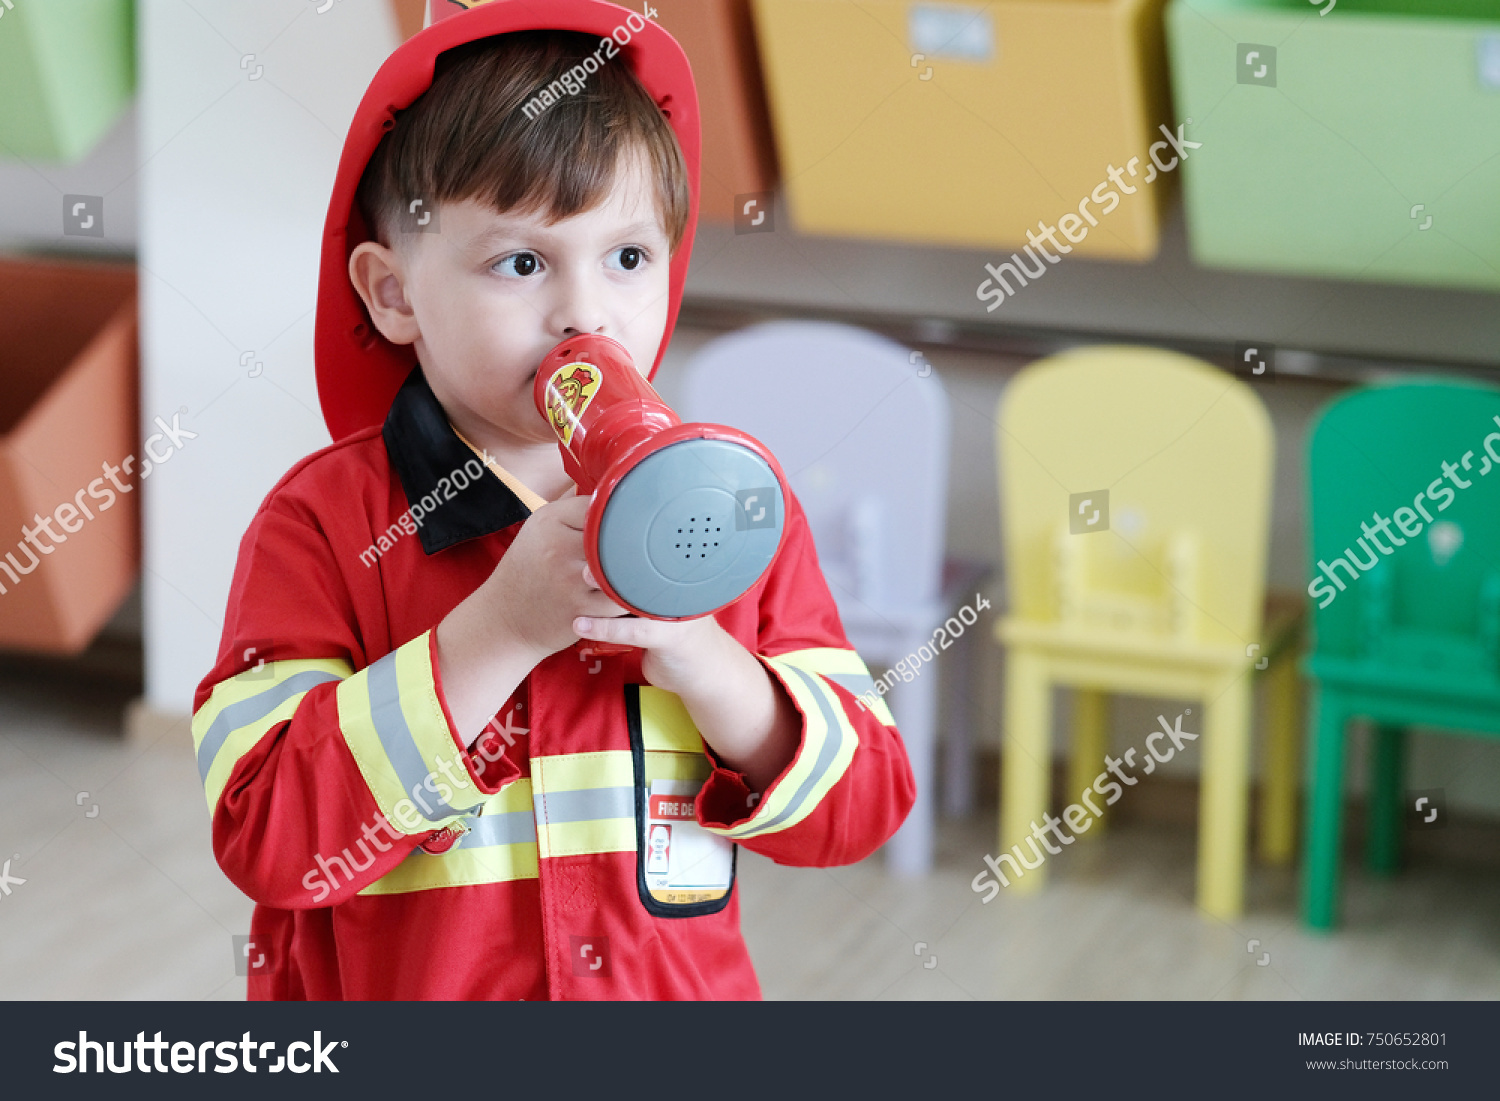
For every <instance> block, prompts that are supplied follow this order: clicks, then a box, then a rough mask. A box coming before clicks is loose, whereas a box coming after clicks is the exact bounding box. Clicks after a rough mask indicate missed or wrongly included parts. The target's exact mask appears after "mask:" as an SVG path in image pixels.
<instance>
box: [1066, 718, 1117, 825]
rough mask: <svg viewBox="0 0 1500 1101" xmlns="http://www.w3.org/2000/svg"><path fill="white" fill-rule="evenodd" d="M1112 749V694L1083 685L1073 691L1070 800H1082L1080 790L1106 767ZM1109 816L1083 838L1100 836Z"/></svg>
mask: <svg viewBox="0 0 1500 1101" xmlns="http://www.w3.org/2000/svg"><path fill="white" fill-rule="evenodd" d="M1108 752H1109V695H1108V694H1107V693H1105V692H1101V691H1099V690H1098V689H1096V688H1080V689H1078V690H1077V691H1075V692H1074V693H1073V745H1072V751H1071V753H1070V754H1069V756H1068V802H1070V803H1076V802H1078V793H1079V792H1081V791H1083V790H1085V789H1086V788H1088V787H1090V786H1091V785H1092V784H1093V782H1094V777H1095V776H1097V775H1099V773H1100V772H1101V771H1103V769H1104V755H1105V754H1106V753H1108ZM1104 822H1105V816H1104V815H1101V816H1100V817H1098V818H1096V819H1095V820H1094V824H1093V825H1092V826H1091V827H1090V828H1089V829H1088V831H1087V832H1086V833H1080V834H1078V835H1077V836H1078V838H1079V839H1080V840H1087V839H1089V838H1094V837H1098V836H1100V835H1101V834H1102V833H1103V832H1104Z"/></svg>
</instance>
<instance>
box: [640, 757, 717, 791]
mask: <svg viewBox="0 0 1500 1101" xmlns="http://www.w3.org/2000/svg"><path fill="white" fill-rule="evenodd" d="M712 771H713V766H712V765H711V764H709V762H708V758H707V757H706V756H704V755H703V754H702V753H668V752H663V751H656V750H647V751H646V783H647V784H649V783H650V782H651V781H652V780H707V779H708V776H709V773H711V772H712Z"/></svg>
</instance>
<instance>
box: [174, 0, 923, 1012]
mask: <svg viewBox="0 0 1500 1101" xmlns="http://www.w3.org/2000/svg"><path fill="white" fill-rule="evenodd" d="M627 14H628V13H627V12H626V10H625V9H623V8H618V7H615V6H614V5H611V4H606V3H602V2H599V0H492V2H490V3H488V4H484V5H481V6H479V7H476V8H474V9H473V10H471V11H466V12H464V13H463V14H461V15H457V16H454V17H452V18H448V19H444V20H443V21H442V22H438V23H434V24H433V25H432V26H431V27H429V28H428V29H427V30H425V31H423V32H422V33H420V34H418V35H416V36H415V37H413V38H412V39H411V40H410V41H408V42H407V43H406V44H405V45H403V46H402V47H400V48H399V49H398V50H397V51H396V52H395V53H394V54H393V55H392V56H391V58H390V59H389V60H388V61H387V62H386V64H385V65H384V67H383V68H382V69H381V71H380V72H379V74H378V75H377V76H376V78H375V80H374V82H373V83H372V84H371V87H370V90H369V92H368V93H367V95H366V96H365V98H364V101H363V102H362V104H361V105H360V108H359V111H358V113H357V116H356V118H355V121H354V123H353V125H352V127H351V129H350V134H349V138H348V141H347V143H346V146H345V149H344V154H343V159H342V162H341V165H340V168H339V174H338V178H337V181H336V183H335V187H334V194H333V200H332V205H331V207H330V211H329V217H328V223H327V230H326V233H325V237H324V263H323V269H322V279H321V283H320V287H319V301H318V319H317V367H318V379H319V387H320V394H321V397H322V401H323V407H324V413H325V417H326V419H327V421H328V425H329V428H330V431H331V433H332V434H333V436H334V437H335V439H336V441H337V442H335V443H334V444H333V445H332V446H330V447H327V448H325V449H323V450H322V451H319V452H317V453H316V454H313V455H311V456H309V457H308V458H306V459H304V460H303V461H302V462H300V463H298V464H297V465H296V466H295V467H294V468H293V469H292V470H291V471H290V472H289V473H288V474H287V475H286V476H285V477H284V478H283V479H282V480H281V481H280V482H279V483H278V484H277V485H276V487H275V488H274V489H273V490H272V491H271V493H270V494H269V496H268V497H267V498H266V500H265V501H264V502H263V503H262V505H261V507H260V509H259V511H258V512H257V513H256V515H255V517H254V519H253V521H252V523H251V525H250V528H249V530H248V531H247V532H246V533H245V536H244V538H243V540H242V542H241V545H240V554H239V559H238V562H237V565H236V568H235V573H234V579H233V582H232V585H231V590H230V594H229V602H228V609H227V612H226V616H225V623H224V634H223V640H222V643H221V647H220V652H219V657H218V661H217V663H216V664H215V666H214V668H213V670H212V672H210V673H209V675H208V676H207V677H205V678H204V680H203V683H202V684H201V685H200V686H199V689H198V692H197V696H196V698H195V701H194V719H193V736H194V745H195V749H196V753H197V760H198V766H199V771H200V773H201V775H202V777H203V781H204V786H205V791H206V794H207V798H208V805H209V808H210V811H211V813H212V816H213V845H214V854H215V856H216V858H217V859H218V861H219V864H220V866H221V867H222V868H223V869H224V871H225V873H226V874H227V875H228V876H229V878H230V879H231V880H232V881H233V882H234V883H235V885H236V886H238V887H239V888H240V889H241V890H242V891H244V892H245V893H246V894H247V895H249V896H250V897H251V898H252V899H254V900H255V902H256V908H255V915H254V918H253V920H252V923H251V935H252V941H253V945H254V948H253V952H254V957H255V958H254V959H252V960H251V963H252V971H251V977H250V983H249V993H250V997H251V998H252V999H383V998H392V999H428V998H443V999H448V998H491V999H515V998H526V999H539V998H554V999H602V998H754V997H758V996H759V992H760V991H759V986H758V984H757V982H756V978H755V973H754V970H753V969H752V967H751V963H750V958H749V955H748V953H747V951H746V948H745V944H744V941H743V939H742V937H741V935H740V931H739V906H738V895H737V891H736V890H735V889H734V888H733V885H732V870H731V871H730V873H729V877H730V887H729V890H728V892H727V893H723V895H722V897H713V892H704V893H702V894H692V893H676V894H673V893H667V894H662V893H661V892H657V891H654V890H651V889H648V887H647V875H646V870H645V869H646V865H647V862H648V861H653V862H654V861H656V860H658V859H659V858H660V857H661V856H662V850H663V848H664V842H663V841H662V840H661V839H663V838H665V836H666V835H667V833H668V832H670V831H662V830H661V829H660V828H659V827H656V826H653V827H652V837H651V839H650V841H649V842H648V840H647V837H646V832H647V831H646V825H647V822H648V821H649V820H650V817H651V815H652V814H654V813H655V811H654V810H648V796H650V793H651V792H652V791H654V790H657V787H658V786H659V785H660V783H661V782H662V781H663V779H665V780H667V781H671V782H677V783H679V784H680V783H682V782H687V783H688V788H687V789H683V788H681V787H679V788H677V789H675V790H688V791H691V789H692V788H696V787H697V786H698V784H699V783H701V784H702V787H701V790H699V791H698V794H697V796H696V800H695V801H691V800H690V801H685V802H682V803H680V804H668V805H669V806H675V807H677V808H678V813H679V815H680V817H684V818H685V817H691V818H693V819H695V821H696V823H697V825H698V826H701V827H702V828H704V829H706V830H707V831H708V833H709V834H713V835H717V836H718V837H722V838H728V839H729V840H730V841H732V842H733V843H735V844H737V845H743V846H745V847H747V848H749V849H751V850H753V851H755V852H758V853H761V854H763V855H765V856H768V857H770V858H771V859H773V860H776V861H778V862H780V863H783V864H793V865H805V866H827V865H835V864H844V863H848V862H852V861H856V860H859V859H861V858H863V857H865V856H866V855H868V854H869V853H871V852H872V851H874V850H875V849H876V848H877V847H878V846H879V845H880V844H881V843H882V842H884V841H885V840H886V839H887V838H888V837H889V836H890V834H891V833H892V832H894V830H895V829H896V827H897V826H899V825H900V823H901V821H902V819H903V818H904V817H905V815H906V813H907V811H908V810H909V809H910V807H911V804H912V800H913V792H914V785H913V781H912V775H911V770H910V766H909V764H908V762H907V759H906V753H905V750H904V748H903V746H902V744H901V740H900V737H899V735H898V734H897V732H896V730H895V728H894V723H893V721H892V718H891V715H890V712H889V711H888V710H887V709H886V708H885V706H884V704H883V703H878V704H876V706H875V708H874V709H873V710H865V709H863V708H861V707H860V706H859V705H858V704H856V702H855V696H856V695H857V694H859V693H860V692H863V691H867V690H868V689H869V688H870V687H872V682H871V680H870V676H869V673H868V671H867V670H866V668H865V666H864V664H863V663H862V662H861V661H860V659H859V657H858V656H857V655H856V654H855V652H854V651H853V650H852V649H851V648H850V646H849V643H848V641H847V640H846V639H845V637H844V634H843V630H842V628H841V626H840V624H839V620H838V616H837V613H836V611H835V607H834V603H833V601H832V599H831V598H830V596H829V593H828V589H827V586H826V584H825V583H824V580H823V578H822V575H821V574H820V572H819V570H818V566H817V559H816V556H815V554H814V550H813V543H812V539H811V536H810V534H809V531H808V527H807V523H806V520H805V519H804V517H803V515H802V512H801V509H800V506H798V505H797V503H796V502H795V500H792V499H790V498H789V499H788V501H787V515H786V518H785V527H786V537H785V542H784V545H783V549H782V552H781V554H780V556H779V558H778V560H777V562H776V564H775V565H774V566H773V568H772V569H771V570H770V571H769V572H768V574H767V576H766V577H765V578H763V579H762V581H761V582H760V584H758V585H757V586H756V588H754V589H752V590H751V591H750V592H749V593H747V594H746V595H745V596H744V597H743V598H741V599H740V600H739V601H737V602H736V603H735V604H734V605H732V606H731V607H729V608H726V609H724V610H723V611H721V612H719V613H717V619H718V621H719V622H720V623H721V624H722V625H723V627H724V629H725V630H726V631H728V632H729V633H730V634H732V635H733V636H734V637H735V638H736V639H738V640H739V641H740V642H741V643H742V644H743V645H744V646H745V647H746V648H747V649H749V650H750V651H751V652H752V653H755V654H757V655H758V656H759V657H760V659H761V661H762V662H763V664H764V665H765V667H766V668H767V669H769V670H770V672H771V673H772V675H773V676H774V677H775V678H776V679H777V680H778V681H779V683H780V684H781V685H782V686H783V687H784V688H785V690H786V692H787V693H788V694H789V696H790V697H791V699H792V701H793V702H794V703H795V705H796V708H797V711H798V712H799V714H800V716H801V722H802V730H801V742H800V746H799V748H798V751H797V754H796V757H795V759H794V760H793V762H792V763H791V765H789V766H788V768H787V769H786V770H785V771H784V772H783V773H782V775H781V776H780V777H779V778H778V779H777V780H776V781H775V782H774V783H773V784H772V785H770V787H769V788H768V789H767V790H766V792H765V793H764V795H763V797H762V798H760V799H759V800H758V801H756V800H755V799H754V798H753V797H751V795H750V793H749V792H748V789H747V788H746V786H745V784H744V780H743V777H742V776H741V775H740V774H738V773H735V772H732V771H729V770H727V769H725V768H722V767H718V765H717V762H716V761H715V760H714V758H713V757H712V755H711V754H709V753H708V752H707V750H706V749H705V747H704V743H703V741H702V739H701V738H700V737H699V735H698V733H697V731H696V730H695V729H694V728H693V725H692V721H691V719H690V718H689V716H688V713H687V711H686V709H685V708H684V707H683V706H682V703H681V701H680V700H679V699H678V698H677V697H676V696H675V695H672V694H670V693H667V692H663V691H660V690H658V689H655V688H652V687H650V686H649V685H647V684H645V683H644V679H643V678H642V676H641V673H640V663H639V658H638V657H631V656H625V657H613V658H607V659H603V660H599V659H593V660H590V659H589V658H588V657H584V658H583V660H580V653H579V651H578V650H575V649H567V650H563V651H561V652H560V653H557V654H554V655H552V656H551V657H549V658H547V659H546V660H544V661H542V662H541V663H540V664H539V665H537V666H536V668H535V669H533V670H532V672H531V674H530V675H529V676H528V677H527V678H526V679H525V680H524V681H523V682H522V683H521V685H520V686H519V687H518V688H517V690H516V692H515V694H514V695H513V696H512V698H511V700H510V701H509V702H507V704H506V705H505V707H504V708H502V709H501V711H500V712H499V713H498V714H497V715H496V717H495V720H494V721H493V722H492V723H491V725H490V726H489V727H488V728H487V729H486V732H485V734H484V736H483V737H482V738H480V740H479V741H478V742H476V743H475V745H474V747H473V749H472V750H466V749H465V748H464V747H463V745H462V743H461V739H460V737H459V735H458V734H457V733H456V732H455V730H454V727H453V724H452V720H451V717H450V715H449V714H448V710H447V706H446V704H445V702H444V698H443V688H442V676H441V672H440V670H439V667H438V664H437V661H436V654H435V643H434V636H435V628H436V626H437V624H438V623H439V622H440V621H441V620H442V618H443V617H444V616H445V615H446V614H447V613H448V612H449V611H450V610H451V609H452V608H453V607H454V606H455V605H456V604H458V603H459V602H460V601H461V600H462V599H464V598H465V597H466V596H467V595H468V594H469V593H471V592H472V591H473V590H474V589H475V588H476V587H477V586H478V585H479V584H480V583H481V582H482V581H483V580H484V579H485V578H486V577H488V576H489V574H490V572H491V571H492V570H493V569H494V566H495V563H496V562H498V561H499V559H500V557H501V556H502V555H503V554H505V552H506V550H507V548H508V547H509V546H510V544H511V542H512V541H513V539H514V538H515V536H516V534H517V532H518V531H519V530H520V524H521V522H523V521H524V520H525V519H526V517H527V516H528V515H529V511H528V509H527V507H526V505H525V504H523V503H522V502H521V500H520V499H519V498H518V497H517V496H516V495H515V493H513V492H512V491H511V490H510V489H509V488H507V487H506V486H505V485H504V484H503V483H502V482H501V481H500V480H499V479H498V478H497V477H495V476H493V475H492V474H491V473H489V472H487V471H480V472H479V476H478V477H474V478H472V479H471V478H470V477H469V474H468V473H465V474H464V475H460V476H458V477H455V472H456V471H462V470H464V469H465V467H466V466H467V467H468V472H473V471H474V470H475V468H476V467H477V466H478V464H477V462H476V461H475V460H474V458H473V455H472V453H471V452H470V451H469V449H468V448H467V446H466V445H465V444H463V443H462V442H461V441H460V440H459V439H458V438H457V436H456V435H455V433H454V432H453V430H452V428H451V427H450V425H449V424H448V421H447V418H446V416H445V415H444V413H443V410H442V408H441V407H440V406H439V404H438V402H437V400H436V398H435V397H434V396H433V394H432V391H431V389H430V388H429V387H428V385H427V382H426V380H425V379H424V378H423V375H422V372H421V369H420V367H418V366H414V363H415V361H414V359H413V358H412V351H411V349H410V348H398V347H395V346H393V345H390V344H388V343H387V342H385V341H384V340H383V339H381V338H380V337H379V335H378V334H377V333H376V332H375V330H374V329H373V327H372V326H370V325H369V322H368V318H367V317H366V316H365V315H364V313H363V309H362V306H361V305H360V304H359V300H358V298H357V296H356V295H355V292H354V291H353V288H352V287H351V285H350V283H349V280H348V278H347V275H346V274H345V272H346V270H347V267H346V265H347V258H348V254H349V251H350V250H351V249H352V248H353V246H354V244H355V243H357V242H358V241H362V240H365V239H367V237H368V233H367V231H366V228H365V226H364V225H363V223H362V220H361V219H360V215H359V213H358V210H357V207H356V205H355V204H354V202H353V196H354V189H355V186H356V184H357V183H358V180H359V176H360V174H361V172H362V171H363V168H364V165H365V163H366V162H367V161H368V159H369V156H370V154H371V153H372V151H373V150H374V148H375V144H376V142H378V140H379V137H380V135H381V134H382V133H383V132H384V129H386V128H388V127H387V126H386V120H387V119H389V118H390V117H392V115H393V112H394V111H395V110H399V109H401V108H403V107H405V106H406V105H408V104H410V103H411V101H412V100H413V99H415V98H416V96H417V95H419V94H420V93H421V92H422V91H423V90H424V89H425V88H426V87H427V84H428V82H429V81H430V79H431V74H432V67H433V60H434V58H435V57H436V56H437V55H438V54H439V53H440V52H442V51H443V50H444V49H447V48H449V47H451V46H453V45H456V44H457V43H459V42H464V41H469V40H471V39H474V38H479V37H484V36H488V35H491V34H498V33H503V32H506V31H512V30H519V29H526V28H533V27H555V28H562V29H576V30H586V31H589V32H591V33H594V34H597V35H599V36H600V37H603V36H604V35H606V34H609V33H610V31H611V30H613V28H615V27H616V26H618V25H620V24H621V22H622V21H623V19H624V17H625V15H627ZM623 52H624V53H625V55H626V57H627V59H628V60H629V61H630V63H631V64H632V65H633V66H634V67H635V69H636V72H637V73H638V75H639V76H640V77H641V79H642V82H643V83H644V84H645V85H646V87H647V89H648V90H649V91H650V92H651V93H652V95H653V97H654V98H655V99H656V100H657V102H658V103H659V104H661V105H663V110H664V111H666V112H668V113H669V117H670V119H671V122H672V125H673V126H674V128H675V129H676V131H677V134H678V138H679V141H680V142H681V144H682V147H683V152H684V155H685V157H686V159H687V163H688V165H689V169H690V174H691V178H692V195H693V210H694V213H695V214H696V207H697V191H698V188H697V170H698V122H697V110H696V94H695V92H694V90H693V85H692V78H691V74H690V72H689V70H688V67H687V63H686V60H685V59H684V57H683V55H682V53H681V51H680V49H679V48H678V47H677V45H676V43H675V42H674V41H673V40H672V39H671V38H670V37H669V36H668V35H667V34H666V32H665V31H663V30H662V29H661V28H659V27H657V26H656V25H655V24H648V25H647V27H646V29H645V30H644V31H643V32H641V33H638V34H637V35H635V36H634V39H633V41H632V44H631V47H630V48H628V49H627V50H625V51H623ZM691 245H692V239H691V223H690V229H689V237H688V239H687V240H685V241H684V242H683V245H682V247H681V248H680V249H679V251H678V253H677V256H676V258H674V260H673V270H672V282H671V290H672V305H671V311H670V314H669V319H668V324H667V330H666V333H665V334H664V335H663V338H662V347H663V348H665V346H666V342H667V339H668V338H669V337H670V335H671V330H672V322H673V321H674V320H675V318H676V313H677V306H678V303H679V301H680V295H681V289H682V279H683V276H684V274H685V271H686V265H687V256H688V254H689V253H690V251H691ZM659 359H660V354H658V361H659ZM653 371H654V368H653ZM460 480H462V481H463V482H464V485H462V486H459V484H458V483H459V481H460ZM423 501H425V502H426V504H425V506H424V507H426V508H427V509H428V510H429V511H428V512H427V515H425V516H424V517H423V518H422V522H421V524H420V525H418V524H416V523H415V522H414V518H413V516H412V515H411V512H410V511H409V510H410V509H411V506H412V504H413V503H414V502H423ZM650 806H651V807H653V808H654V807H658V806H659V804H656V803H654V802H653V803H651V804H650ZM664 813H671V811H668V812H664ZM684 828H685V829H686V828H689V827H688V826H686V825H685V826H684ZM699 837H700V839H702V840H708V841H709V844H710V845H714V844H718V845H721V846H722V842H714V841H712V840H710V839H708V838H706V837H705V836H704V835H703V834H699ZM725 863H726V864H728V866H729V867H731V869H732V863H731V862H728V861H726V862H725ZM261 957H264V958H263V959H262V958H261Z"/></svg>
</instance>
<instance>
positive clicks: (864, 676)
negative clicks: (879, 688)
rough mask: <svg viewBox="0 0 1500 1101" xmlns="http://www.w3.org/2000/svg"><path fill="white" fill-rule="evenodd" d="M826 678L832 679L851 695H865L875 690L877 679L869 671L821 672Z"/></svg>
mask: <svg viewBox="0 0 1500 1101" xmlns="http://www.w3.org/2000/svg"><path fill="white" fill-rule="evenodd" d="M819 675H820V676H821V677H822V678H823V679H824V680H831V681H833V683H834V684H836V685H838V686H839V687H840V688H843V689H845V690H846V691H848V693H849V694H850V695H851V696H863V695H864V694H865V693H866V692H873V691H875V679H874V678H873V677H871V676H870V674H869V673H821V674H819Z"/></svg>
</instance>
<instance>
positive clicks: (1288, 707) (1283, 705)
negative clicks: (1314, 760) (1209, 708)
mask: <svg viewBox="0 0 1500 1101" xmlns="http://www.w3.org/2000/svg"><path fill="white" fill-rule="evenodd" d="M1301 694H1302V681H1301V678H1300V677H1299V676H1298V674H1297V657H1296V653H1295V652H1292V651H1288V652H1287V653H1283V654H1280V655H1278V656H1277V657H1276V659H1275V661H1274V662H1273V663H1272V665H1271V668H1270V670H1269V671H1267V673H1266V704H1267V707H1266V711H1267V715H1266V771H1265V775H1264V776H1263V777H1262V779H1261V799H1260V852H1261V857H1262V858H1263V859H1264V860H1266V861H1267V862H1268V863H1271V864H1290V863H1291V862H1292V857H1293V855H1294V854H1295V851H1296V847H1297V788H1298V779H1299V776H1300V771H1301V770H1300V768H1299V764H1300V756H1301V754H1300V749H1301V742H1302V724H1301V714H1300V712H1301Z"/></svg>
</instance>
